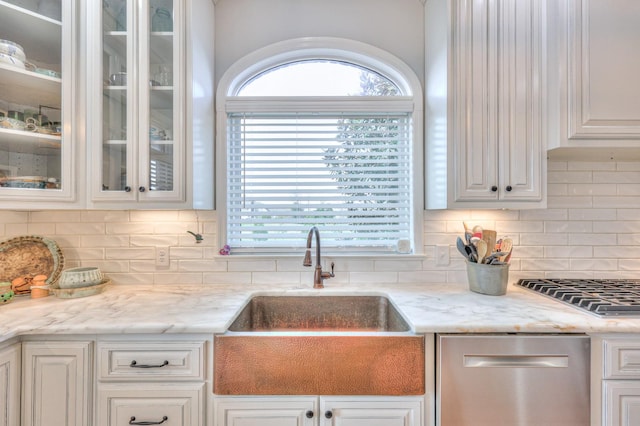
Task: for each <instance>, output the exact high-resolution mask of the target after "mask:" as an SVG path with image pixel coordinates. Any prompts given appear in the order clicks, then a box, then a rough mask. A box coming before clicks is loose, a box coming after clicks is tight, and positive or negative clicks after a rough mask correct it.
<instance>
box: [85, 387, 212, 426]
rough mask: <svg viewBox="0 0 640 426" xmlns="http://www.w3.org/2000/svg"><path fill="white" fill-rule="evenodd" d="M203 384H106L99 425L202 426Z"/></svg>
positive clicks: (101, 395)
mask: <svg viewBox="0 0 640 426" xmlns="http://www.w3.org/2000/svg"><path fill="white" fill-rule="evenodd" d="M203 387H204V385H203V384H190V383H189V384H187V383H185V384H180V385H177V384H174V385H171V386H167V385H166V384H159V383H158V384H147V385H144V386H138V385H134V386H126V385H121V384H120V385H102V386H99V388H98V422H97V424H99V425H104V426H121V425H151V424H162V425H163V426H202V425H203V419H204V414H203V411H204V410H203V406H204V405H203Z"/></svg>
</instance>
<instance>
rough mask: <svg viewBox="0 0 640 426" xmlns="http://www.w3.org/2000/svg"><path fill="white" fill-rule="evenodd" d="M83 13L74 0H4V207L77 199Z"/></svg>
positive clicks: (0, 92) (0, 124)
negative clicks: (80, 14) (79, 36)
mask: <svg viewBox="0 0 640 426" xmlns="http://www.w3.org/2000/svg"><path fill="white" fill-rule="evenodd" d="M77 13H78V7H77V3H76V2H75V1H62V0H41V1H33V0H8V1H0V54H1V56H0V202H3V203H0V204H1V205H2V206H6V207H10V208H15V207H16V205H15V203H13V204H9V203H6V201H14V202H21V203H24V204H23V205H24V206H27V207H31V208H39V207H41V208H47V207H53V206H58V207H60V206H66V207H68V208H71V207H74V205H75V204H74V202H75V201H77V192H78V190H77V188H76V185H77V179H79V178H81V177H82V176H83V174H82V173H78V172H77V170H78V169H79V168H77V167H76V165H75V164H74V161H76V160H77V158H76V157H77V156H78V155H79V154H80V152H81V151H80V150H79V148H78V147H77V145H76V138H77V136H76V133H77V129H78V128H81V127H83V123H84V122H83V119H82V117H81V116H80V115H79V114H78V111H77V105H76V99H75V93H76V89H77V87H75V84H76V83H77V81H78V79H79V72H78V68H79V67H78V58H77V56H76V50H77V38H76V33H77V31H78V20H77ZM7 40H8V41H9V42H10V43H8V42H7ZM12 43H13V44H12ZM7 55H8V56H7ZM6 207H5V208H6Z"/></svg>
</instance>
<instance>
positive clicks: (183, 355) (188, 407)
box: [96, 336, 206, 426]
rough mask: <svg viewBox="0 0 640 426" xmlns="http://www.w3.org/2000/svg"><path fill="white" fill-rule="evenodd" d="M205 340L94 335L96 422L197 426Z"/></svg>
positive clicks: (202, 407) (202, 420)
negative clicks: (95, 352) (95, 349)
mask: <svg viewBox="0 0 640 426" xmlns="http://www.w3.org/2000/svg"><path fill="white" fill-rule="evenodd" d="M205 348H206V341H205V340H204V339H201V338H195V337H188V336H186V337H185V336H175V337H170V338H163V337H160V336H131V337H129V338H125V337H122V336H114V337H99V338H98V342H97V372H98V377H97V381H98V387H97V389H98V391H97V399H98V403H97V410H98V412H97V415H96V425H100V426H120V425H156V424H157V425H160V424H161V425H163V426H203V425H204V424H205V414H204V413H205V406H206V402H205V401H206V400H205V394H206V390H205V389H206V386H205V371H206V368H205V365H206V356H205Z"/></svg>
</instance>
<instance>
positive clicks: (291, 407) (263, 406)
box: [214, 397, 318, 426]
mask: <svg viewBox="0 0 640 426" xmlns="http://www.w3.org/2000/svg"><path fill="white" fill-rule="evenodd" d="M214 404H215V407H214V412H215V423H214V425H215V426H314V425H316V424H317V423H316V422H317V420H316V419H317V417H318V413H317V398H316V397H300V398H296V397H293V398H292V397H273V398H271V397H255V398H252V397H237V398H236V397H229V398H226V397H216V398H215V400H214Z"/></svg>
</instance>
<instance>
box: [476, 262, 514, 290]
mask: <svg viewBox="0 0 640 426" xmlns="http://www.w3.org/2000/svg"><path fill="white" fill-rule="evenodd" d="M467 278H468V280H469V290H471V291H473V292H475V293H480V294H486V295H489V296H502V295H504V294H506V293H507V284H508V283H509V264H508V263H507V264H504V265H486V264H484V263H474V262H467Z"/></svg>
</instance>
